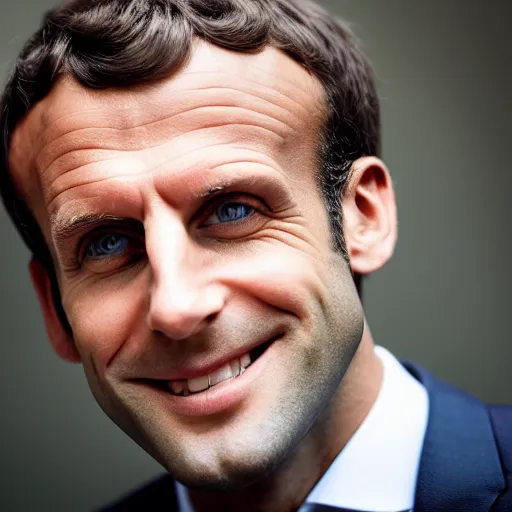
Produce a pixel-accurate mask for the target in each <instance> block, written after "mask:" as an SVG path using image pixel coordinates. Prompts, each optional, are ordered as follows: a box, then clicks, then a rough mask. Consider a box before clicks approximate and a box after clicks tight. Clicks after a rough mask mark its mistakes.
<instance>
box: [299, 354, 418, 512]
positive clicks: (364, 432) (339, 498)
mask: <svg viewBox="0 0 512 512" xmlns="http://www.w3.org/2000/svg"><path fill="white" fill-rule="evenodd" d="M375 352H376V354H377V355H378V356H379V358H380V360H381V361H382V364H383V367H384V374H383V379H382V386H381V390H380V392H379V395H378V397H377V400H376V401H375V403H374V405H373V407H372V409H371V410H370V412H369V414H368V416H367V417H366V418H365V420H364V421H363V423H362V424H361V426H360V427H359V429H358V430H357V432H356V433H355V434H354V435H353V436H352V438H351V439H350V441H349V442H348V443H347V445H346V446H345V448H344V449H343V450H342V451H341V452H340V454H339V455H338V456H337V457H336V459H334V461H333V463H332V464H331V466H330V467H329V469H328V470H327V471H326V473H325V474H324V475H323V477H322V478H321V479H320V480H319V482H318V483H317V485H316V486H315V487H314V488H313V490H312V491H311V493H310V494H309V496H308V497H307V499H306V501H307V502H314V503H322V504H325V505H331V506H334V507H345V508H352V509H360V510H374V511H376V512H390V511H397V510H409V509H412V508H413V506H414V494H415V490H416V479H417V475H418V469H419V461H420V456H421V451H422V447H423V439H424V437H425V431H426V427H427V422H428V394H427V391H426V390H425V388H424V387H423V386H422V385H421V384H420V383H419V382H418V381H417V380H416V379H415V378H414V377H412V375H410V374H409V373H408V372H407V370H406V369H405V368H404V367H403V366H402V365H401V364H400V363H399V361H398V360H397V359H396V358H395V357H394V356H393V355H392V354H391V353H390V352H389V351H387V350H386V349H384V348H383V347H376V348H375Z"/></svg>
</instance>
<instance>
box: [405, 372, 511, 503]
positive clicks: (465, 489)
mask: <svg viewBox="0 0 512 512" xmlns="http://www.w3.org/2000/svg"><path fill="white" fill-rule="evenodd" d="M404 366H405V367H406V368H407V370H408V371H409V372H410V373H411V374H412V375H413V376H414V377H416V378H417V379H418V380H419V381H420V382H421V383H422V384H423V385H424V386H425V388H426V389H427V391H428V395H429V422H428V426H427V431H426V434H425V441H424V445H423V452H422V455H421V460H420V469H419V474H418V483H417V487H416V501H415V507H414V510H415V512H432V511H433V510H464V512H483V511H487V510H489V509H490V507H491V506H492V504H493V502H494V501H495V500H496V497H497V496H498V494H499V493H500V491H502V490H503V488H504V487H505V479H504V476H503V472H502V469H501V465H500V460H499V455H498V452H497V448H496V443H495V440H494V434H493V430H492V426H491V422H490V419H489V413H488V411H487V408H486V407H485V405H484V404H483V403H481V402H480V401H478V400H476V399H475V398H473V397H471V396H469V395H467V394H466V393H463V392H462V391H460V390H457V389H455V388H453V387H451V386H450V385H448V384H446V383H444V382H442V381H440V380H438V379H436V378H435V377H433V376H432V375H430V374H429V373H428V372H426V371H425V370H423V369H421V368H419V367H418V366H416V365H414V364H412V363H405V364H404Z"/></svg>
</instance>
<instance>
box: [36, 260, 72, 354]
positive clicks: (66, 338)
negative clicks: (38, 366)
mask: <svg viewBox="0 0 512 512" xmlns="http://www.w3.org/2000/svg"><path fill="white" fill-rule="evenodd" d="M29 270H30V277H31V278H32V284H33V285H34V288H35V290H36V294H37V298H38V300H39V304H40V306H41V311H42V312H43V318H44V323H45V326H46V332H47V333H48V337H49V338H50V342H51V344H52V346H53V349H54V350H55V352H56V353H57V354H58V355H59V357H61V358H62V359H64V360H66V361H69V362H70V363H79V362H80V361H81V358H80V354H79V353H78V351H77V349H76V347H75V343H74V340H73V337H72V336H71V334H70V333H69V332H68V331H67V330H66V329H65V328H64V326H63V325H62V322H61V320H60V318H59V315H58V313H57V310H56V308H55V303H54V301H53V294H52V283H51V278H50V276H49V274H48V271H47V270H46V269H45V268H44V267H43V265H42V264H41V262H40V261H39V260H37V259H35V258H32V260H31V261H30V264H29Z"/></svg>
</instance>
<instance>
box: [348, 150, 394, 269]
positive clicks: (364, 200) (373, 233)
mask: <svg viewBox="0 0 512 512" xmlns="http://www.w3.org/2000/svg"><path fill="white" fill-rule="evenodd" d="M342 204H343V220H344V222H343V229H344V236H345V243H346V245H347V251H348V254H349V258H350V266H351V268H352V271H353V272H354V273H356V274H370V273H371V272H375V271H376V270H378V269H380V268H381V267H383V266H384V265H385V264H386V263H387V262H388V261H389V259H390V258H391V256H392V255H393V251H394V248H395V244H396V238H397V218H396V203H395V194H394V191H393V184H392V182H391V177H390V175H389V172H388V170H387V168H386V166H385V164H384V163H383V162H382V161H381V160H380V159H378V158H376V157H363V158H360V159H358V160H356V162H354V164H353V167H352V171H351V175H350V178H349V183H348V184H347V187H346V189H345V194H344V197H343V201H342Z"/></svg>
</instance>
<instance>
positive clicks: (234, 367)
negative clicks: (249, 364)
mask: <svg viewBox="0 0 512 512" xmlns="http://www.w3.org/2000/svg"><path fill="white" fill-rule="evenodd" d="M229 364H230V365H231V371H232V372H233V376H234V377H238V376H239V375H240V370H241V368H242V367H241V365H240V359H235V360H234V361H231V363H229Z"/></svg>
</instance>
